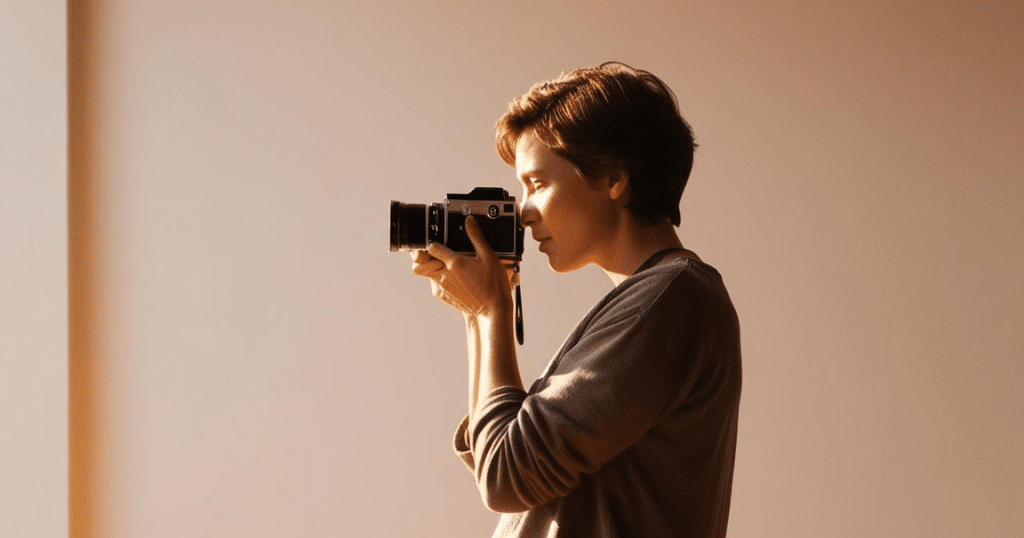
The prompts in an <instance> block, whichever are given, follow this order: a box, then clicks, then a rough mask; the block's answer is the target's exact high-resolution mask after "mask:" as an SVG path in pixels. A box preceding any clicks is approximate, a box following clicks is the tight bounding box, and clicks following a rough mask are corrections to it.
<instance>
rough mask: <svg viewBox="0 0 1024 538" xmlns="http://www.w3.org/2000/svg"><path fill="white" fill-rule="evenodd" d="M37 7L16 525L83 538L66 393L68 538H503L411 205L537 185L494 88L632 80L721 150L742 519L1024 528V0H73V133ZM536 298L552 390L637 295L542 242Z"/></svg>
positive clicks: (7, 167)
mask: <svg viewBox="0 0 1024 538" xmlns="http://www.w3.org/2000/svg"><path fill="white" fill-rule="evenodd" d="M12 5H14V6H18V7H19V8H20V9H22V11H24V12H25V13H26V14H29V15H31V16H38V17H39V18H38V19H33V20H39V21H42V22H40V23H39V25H40V26H41V27H42V30H43V31H44V32H43V33H42V34H40V33H35V32H32V31H30V30H27V31H26V32H28V33H25V34H23V35H22V34H11V33H8V29H11V28H21V26H20V25H21V24H22V23H21V21H22V20H28V18H29V15H24V16H22V17H21V18H20V19H18V18H14V19H4V22H3V23H2V24H3V26H2V29H3V32H0V35H3V39H4V40H5V41H3V43H6V42H7V41H6V40H9V39H14V40H18V39H20V40H21V41H16V43H17V44H19V45H20V46H21V48H15V49H13V50H12V49H11V48H9V47H7V46H5V47H0V50H2V54H3V56H0V58H3V59H4V62H5V63H4V65H5V66H6V65H8V62H10V63H11V64H12V65H16V66H19V67H22V71H14V72H16V73H28V74H33V73H35V75H34V76H36V77H37V78H31V77H27V78H25V79H22V78H15V79H14V80H17V81H23V82H19V83H11V82H7V83H6V84H8V86H2V88H3V91H4V98H3V101H4V103H3V105H2V106H3V108H0V110H2V111H3V112H4V114H5V115H4V116H3V117H4V123H3V138H2V140H3V142H4V146H3V154H2V155H3V161H2V165H3V168H2V170H3V177H2V181H3V186H2V189H0V196H2V199H0V210H2V212H3V215H2V218H3V227H2V229H0V241H2V243H0V245H2V247H3V260H4V263H3V264H2V265H0V282H2V286H3V288H0V289H2V293H3V297H2V298H0V300H2V301H3V305H2V306H0V314H2V316H3V317H2V318H0V319H2V321H3V324H4V329H5V331H4V341H3V344H2V346H3V347H0V352H2V353H3V357H2V361H3V362H2V365H3V368H4V369H3V372H2V374H0V383H2V386H0V389H2V391H3V392H2V394H0V402H2V406H0V407H2V410H0V419H2V425H3V427H4V432H3V436H4V437H3V439H2V442H0V458H2V461H3V474H2V478H3V486H2V489H0V506H3V507H4V510H0V534H3V535H4V536H8V535H10V536H53V535H55V534H54V533H52V532H50V531H49V529H53V528H58V529H61V530H62V529H63V526H64V524H65V520H63V519H61V517H62V514H63V509H64V507H65V506H66V501H65V499H66V497H65V493H66V491H65V490H63V489H61V487H60V485H61V484H62V479H63V476H64V475H65V471H66V468H65V467H64V465H65V460H64V459H63V457H58V455H60V456H62V455H63V450H64V449H65V448H66V446H67V445H66V444H65V443H64V437H63V435H61V436H56V435H54V432H60V433H62V432H63V427H64V425H65V423H66V422H65V421H66V420H67V419H68V413H65V412H64V404H65V402H66V401H67V399H66V398H70V404H71V405H70V408H69V409H70V411H69V414H70V419H71V431H70V433H71V436H70V444H71V447H70V448H71V454H72V457H71V467H70V472H69V474H70V477H69V478H70V493H71V495H70V508H71V518H70V520H71V527H72V530H73V535H74V536H76V537H83V538H93V537H104V538H106V537H111V538H135V537H146V538H164V537H167V538H172V537H173V538H179V537H183V536H188V537H224V536H237V537H243V536H244V537H278V536H302V537H321V536H322V537H328V536H331V537H335V536H351V537H360V538H361V537H388V538H390V537H412V536H446V537H448V536H450V537H459V538H462V537H466V538H471V537H482V536H488V535H489V533H490V532H491V530H492V529H493V527H494V522H495V520H496V516H495V515H494V514H491V513H489V512H487V511H486V510H485V509H484V508H483V507H482V504H481V503H480V501H479V498H478V496H477V493H476V491H475V488H474V486H473V483H472V481H471V479H470V476H469V474H468V473H467V472H466V471H465V469H464V468H463V467H462V464H461V463H460V462H459V461H458V460H457V459H456V458H455V457H454V456H453V455H452V454H451V448H450V438H451V433H452V430H453V428H454V427H455V425H456V423H457V421H458V420H459V418H460V417H461V416H462V414H463V413H464V405H465V364H464V362H465V360H464V357H463V355H464V347H465V344H464V341H463V334H462V322H461V318H460V317H459V316H458V315H457V314H455V313H454V312H451V311H448V310H446V309H445V308H444V307H442V306H441V305H440V304H438V303H437V302H436V301H435V300H434V299H433V298H432V297H431V296H430V293H429V286H428V285H427V283H426V282H425V281H423V280H422V279H419V278H416V277H414V276H412V275H411V274H410V273H409V261H408V257H407V256H405V255H404V254H391V253H388V252H387V248H386V247H387V244H386V241H387V240H386V229H385V228H386V227H387V205H388V202H389V201H390V200H391V199H398V200H402V201H408V202H429V201H437V200H440V199H441V198H443V196H444V194H445V193H446V192H458V191H466V190H468V189H470V188H471V187H473V186H476V185H501V186H506V187H508V188H510V189H512V188H515V181H514V177H513V174H512V171H511V169H509V168H507V167H506V166H505V165H504V164H502V163H501V162H500V160H499V159H498V158H497V157H496V156H495V155H494V151H493V147H492V125H493V122H494V120H495V119H496V118H497V117H498V116H499V115H500V114H501V113H502V111H503V110H504V109H505V106H506V104H507V102H508V100H509V99H510V98H511V97H513V96H515V95H518V94H520V93H523V92H525V91H526V90H527V89H528V88H529V86H530V85H531V84H532V83H533V82H535V81H537V80H540V79H545V78H551V77H553V76H556V75H558V74H559V73H560V72H561V71H564V70H570V69H572V68H575V67H578V66H581V65H593V64H597V63H600V62H601V61H604V60H608V59H617V60H621V61H625V62H628V63H631V64H633V65H635V66H638V67H642V68H646V69H650V70H652V71H653V72H655V73H657V74H659V75H660V76H661V77H662V78H663V79H664V80H665V81H666V82H667V83H668V84H669V85H670V86H671V87H672V88H674V89H675V91H676V93H677V96H678V98H679V102H680V104H681V107H682V109H683V111H684V115H685V116H686V117H687V119H688V120H689V121H690V122H691V124H692V125H693V127H694V129H695V131H696V133H697V137H698V142H699V143H700V144H701V147H700V151H699V154H698V157H697V161H696V166H695V170H694V175H693V177H692V180H691V183H690V186H689V187H688V190H687V193H686V195H685V196H684V201H683V225H682V227H681V228H680V235H681V236H682V238H683V241H684V243H685V244H686V245H687V246H688V247H690V248H692V249H694V250H696V251H697V252H698V253H700V255H701V256H702V257H703V258H704V259H705V260H707V261H709V262H710V263H712V264H713V265H715V266H716V267H718V268H719V269H720V270H721V272H722V273H723V275H724V277H725V279H726V283H727V285H728V286H729V288H730V290H731V292H732V295H733V299H734V302H735V304H736V306H737V308H738V310H739V313H740V319H741V323H742V327H743V345H744V360H745V364H744V366H745V379H744V395H743V403H742V410H741V426H740V427H741V431H740V440H739V441H740V442H739V449H738V457H737V469H736V480H735V491H734V498H733V512H732V518H731V522H730V536H732V537H751V538H753V537H759V538H760V537H778V538H803V537H807V538H810V537H814V538H818V537H822V536H828V537H840V538H846V537H849V538H861V537H864V536H894V537H895V536H899V537H903V536H920V537H929V538H931V537H949V538H954V537H956V538H959V537H962V536H986V537H999V538H1009V537H1011V536H1016V535H1017V533H1018V532H1019V530H1020V528H1021V527H1022V523H1024V522H1022V518H1021V515H1020V514H1021V513H1022V504H1024V501H1022V499H1024V486H1022V484H1024V455H1022V453H1021V449H1020V446H1021V444H1022V442H1024V426H1022V424H1021V418H1020V417H1021V413H1022V412H1024V396H1022V394H1021V387H1022V386H1024V364H1022V361H1021V359H1022V357H1024V336H1022V330H1021V329H1022V327H1021V325H1022V320H1024V279H1022V277H1021V269H1020V267H1021V266H1022V265H1024V248H1022V246H1024V245H1022V244H1021V243H1022V242H1021V229H1022V198H1024V186H1022V173H1021V170H1022V164H1024V163H1022V151H1021V149H1022V148H1021V140H1022V139H1024V107H1022V104H1021V97H1020V96H1021V95H1022V93H1024V83H1022V68H1024V43H1022V37H1021V36H1022V35H1024V6H1022V3H1021V2H960V3H935V2H925V1H909V0H901V1H887V2H883V1H869V2H857V3H856V4H851V5H844V6H839V5H834V4H833V3H824V2H810V1H804V2H793V1H788V2H772V3H770V4H768V3H762V2H742V3H740V2H714V3H711V2H696V1H692V2H691V1H678V2H668V1H661V2H633V3H627V2H619V1H614V0H612V1H604V2H584V1H575V2H571V1H570V2H551V1H547V2H541V1H532V0H526V1H520V2H516V3H503V4H497V3H486V2H479V1H447V2H422V1H420V0H382V1H378V2H344V1H342V2H338V1H328V0H322V1H314V0H298V1H297V0H290V1H284V0H280V1H263V2H242V1H221V2H206V1H198V0H192V1H177V2H166V1H155V0H154V1H143V0H109V1H101V0H93V1H80V2H74V1H73V2H71V4H70V9H69V15H70V16H69V18H68V20H67V28H68V30H69V32H68V34H67V35H68V38H69V39H68V44H69V50H70V53H69V55H68V58H67V61H68V65H69V66H70V70H69V72H68V76H69V80H70V86H69V88H70V94H69V96H68V100H69V103H70V108H69V109H68V111H69V118H70V138H69V139H68V141H69V145H66V144H65V139H64V138H63V133H64V131H63V130H62V125H63V123H62V122H63V119H64V116H62V115H63V114H64V108H62V107H60V106H56V105H55V102H56V101H59V100H61V99H63V96H64V93H62V92H63V91H64V89H65V86H64V79H63V78H62V77H61V75H62V71H61V70H60V69H57V70H51V71H45V70H44V71H40V72H37V70H39V69H43V68H42V67H37V66H50V68H52V67H53V66H55V65H56V66H61V65H62V64H61V61H63V58H62V57H60V54H59V53H60V52H61V51H59V50H56V51H55V50H51V49H49V48H46V47H40V46H36V45H37V44H38V43H60V44H61V46H63V44H64V43H63V41H62V38H63V36H64V30H65V28H66V27H65V26H64V24H65V20H64V18H63V17H62V16H60V15H62V14H61V13H60V10H62V9H63V4H59V3H53V2H51V3H49V4H48V3H46V2H29V1H28V0H17V1H14V2H13V3H12ZM45 5H49V6H51V8H50V11H49V12H47V13H43V11H45V9H44V8H41V7H35V6H45ZM53 6H56V7H57V9H54V8H53ZM14 21H18V22H14ZM46 32H48V33H49V34H53V35H52V36H51V37H52V41H51V40H49V39H50V38H47V37H44V36H46V35H48V34H47V33H46ZM13 35H18V36H20V37H12V36H13ZM19 62H20V63H19ZM6 70H7V69H6V68H5V71H6ZM8 88H11V91H12V95H13V96H14V97H15V98H16V99H20V100H21V101H17V104H15V101H16V99H15V100H12V99H10V98H8V94H7V92H8ZM26 107H27V108H26ZM8 117H11V118H13V121H11V122H9V121H8V119H7V118H8ZM47 118H48V119H47ZM43 121H48V122H49V123H47V124H46V126H45V128H42V130H39V129H36V130H33V129H34V128H33V126H34V125H37V124H36V123H35V122H43ZM26 148H42V149H32V151H36V153H29V149H26ZM65 151H67V153H65ZM65 155H70V160H67V164H68V168H69V169H70V181H69V182H68V185H67V186H68V188H67V190H66V191H65V190H64V189H63V186H64V181H65V176H64V170H65V168H64V164H65V159H64V157H65ZM15 157H17V158H15ZM19 159H20V160H19ZM517 194H518V192H517ZM68 197H69V198H70V200H68ZM32 204H35V205H34V206H33V205H32ZM65 207H68V208H69V213H68V221H67V222H69V223H70V228H67V232H69V233H68V234H65V228H64V226H65V224H66V222H65V221H64V220H63V210H64V208H65ZM30 238H31V239H30ZM54 245H56V246H54ZM65 252H67V253H69V254H70V255H69V256H65ZM68 258H69V260H68ZM68 267H70V280H68V282H69V283H70V298H71V300H70V303H68V304H69V306H70V321H69V322H67V323H65V320H66V319H67V318H66V317H65V314H66V313H67V312H68V309H67V307H66V306H65V304H64V303H63V302H62V301H60V300H59V299H60V298H61V297H63V296H64V294H65V292H66V291H67V290H68V287H67V286H66V284H65V280H64V279H63V275H64V274H65V273H64V272H65V271H66V270H67V268H68ZM57 277H59V278H57ZM523 285H524V296H525V297H524V299H525V308H526V323H527V344H526V346H524V347H523V348H521V353H520V356H521V366H522V370H523V374H524V377H525V378H528V379H532V378H533V377H535V376H536V375H537V374H539V373H540V371H541V369H542V368H543V366H544V364H545V363H546V361H547V359H548V358H549V357H550V356H551V355H552V354H553V353H554V351H555V350H556V348H557V347H558V346H559V344H560V343H561V341H562V339H563V338H564V336H565V335H566V334H568V332H569V331H570V330H571V328H572V326H573V325H574V324H575V322H576V321H577V320H578V319H579V318H580V317H581V316H582V315H583V314H584V313H585V312H586V311H587V310H588V309H589V308H590V306H591V305H592V304H593V303H594V302H596V301H597V300H598V299H599V298H600V297H601V296H602V295H603V294H604V293H606V292H607V291H608V290H609V289H610V285H611V284H610V282H609V281H608V280H607V279H606V278H605V277H604V276H603V275H602V274H601V273H600V272H599V271H597V270H584V271H582V272H580V273H577V274H572V275H554V274H552V273H550V272H549V271H548V269H547V268H546V264H545V260H544V259H543V257H542V256H541V255H539V254H538V253H537V251H536V248H535V246H534V245H532V244H531V245H528V249H527V259H526V261H525V264H524V275H523ZM9 297H13V301H9V300H8V299H7V298H9ZM55 298H56V299H57V300H55ZM33 316H36V317H33ZM69 329H70V335H71V338H70V350H71V353H70V362H69V363H68V362H66V361H65V359H66V354H65V353H64V351H63V350H64V349H65V345H66V344H67V343H68V336H67V335H68V334H69V333H68V330H69ZM25 335H27V336H25ZM68 372H69V373H68ZM65 376H67V377H65ZM66 379H70V383H69V387H70V389H69V392H67V393H65V392H64V390H63V388H64V383H65V381H66ZM8 425H10V426H11V430H8ZM9 431H13V433H9ZM8 507H14V509H13V510H12V511H7V510H6V509H7V508H8ZM54 514H58V515H57V516H56V518H55V517H53V515H54ZM8 530H11V532H7V531H8Z"/></svg>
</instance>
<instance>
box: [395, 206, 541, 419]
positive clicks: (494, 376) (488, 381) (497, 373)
mask: <svg viewBox="0 0 1024 538" xmlns="http://www.w3.org/2000/svg"><path fill="white" fill-rule="evenodd" d="M466 232H467V234H468V235H469V238H470V240H471V241H472V242H473V246H474V248H475V249H476V252H477V254H476V256H473V257H470V256H461V255H458V254H456V253H454V252H452V251H451V250H449V249H448V248H446V247H445V246H444V245H441V244H439V243H432V244H431V245H430V246H429V247H428V249H427V252H423V251H419V252H414V253H413V254H412V256H413V262H414V263H413V272H414V273H416V274H418V275H422V276H425V277H427V278H429V279H430V281H431V288H432V290H433V293H434V296H435V297H437V298H438V299H439V300H441V301H442V302H444V303H445V304H447V305H448V306H451V307H452V308H455V309H456V310H458V311H460V312H462V314H463V316H464V318H465V322H466V343H467V348H468V359H469V379H468V386H469V390H468V392H469V398H468V404H469V415H470V416H471V417H472V416H474V413H475V409H476V405H477V400H478V397H479V395H480V394H483V395H486V394H489V393H490V392H491V391H492V390H494V389H495V388H497V387H503V386H509V387H516V388H519V389H522V388H523V382H522V380H521V378H520V376H519V365H518V361H517V359H516V349H515V343H514V340H513V338H514V336H513V331H514V327H513V319H514V306H513V302H512V291H511V290H512V282H510V281H511V280H512V279H513V277H514V276H515V275H513V274H512V273H511V272H510V271H509V269H508V268H506V267H505V266H504V265H502V263H501V260H499V259H498V257H497V256H495V254H494V252H493V251H492V250H491V248H490V246H489V245H488V244H487V241H486V240H485V239H484V238H483V234H482V232H481V231H480V228H479V226H478V225H477V223H476V221H475V220H474V219H473V218H469V219H466Z"/></svg>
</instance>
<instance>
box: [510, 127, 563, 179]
mask: <svg viewBox="0 0 1024 538" xmlns="http://www.w3.org/2000/svg"><path fill="white" fill-rule="evenodd" d="M575 170H576V167H575V166H573V164H572V163H570V162H569V161H568V160H566V159H564V158H563V157H562V156H561V155H558V154H557V153H555V152H554V151H553V150H552V149H551V148H549V147H548V146H547V144H545V143H544V142H542V141H541V140H540V138H539V137H538V136H537V134H536V133H535V132H534V130H532V129H531V130H528V131H526V132H524V133H523V134H522V135H520V136H519V140H517V141H516V174H517V175H518V177H519V179H520V180H522V179H525V178H527V177H529V176H532V175H537V174H547V175H553V174H561V173H571V172H573V171H575Z"/></svg>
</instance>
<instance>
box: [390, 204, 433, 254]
mask: <svg viewBox="0 0 1024 538" xmlns="http://www.w3.org/2000/svg"><path fill="white" fill-rule="evenodd" d="M390 240H391V244H390V249H389V250H392V251H395V250H410V249H421V248H427V206H426V205H424V204H403V203H402V202H396V201H394V200H392V201H391V237H390Z"/></svg>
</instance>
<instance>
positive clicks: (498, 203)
mask: <svg viewBox="0 0 1024 538" xmlns="http://www.w3.org/2000/svg"><path fill="white" fill-rule="evenodd" d="M470 215H473V217H474V218H475V219H476V222H477V224H479V225H480V230H481V231H482V232H483V236H484V239H486V240H487V244H488V245H490V246H491V249H493V250H494V253H495V254H497V255H498V257H499V258H501V259H502V260H508V261H512V262H516V263H518V262H519V261H521V260H522V259H523V234H524V230H523V227H522V225H521V224H520V222H519V209H518V206H517V205H516V199H515V197H514V196H509V194H508V191H507V190H505V189H503V188H501V187H476V188H475V189H473V190H472V191H470V192H469V193H468V194H458V193H448V196H447V197H446V198H445V199H444V201H443V202H440V203H433V204H430V205H429V206H428V205H426V204H407V203H402V202H398V201H395V200H392V201H391V234H390V236H391V237H390V240H391V242H390V249H389V250H391V251H392V252H394V251H396V250H415V249H423V248H427V245H428V244H430V243H431V242H434V241H436V242H438V243H441V244H442V245H444V246H446V247H448V248H449V249H451V250H453V251H455V252H457V253H459V254H468V255H472V254H473V253H474V252H475V249H474V248H473V243H472V241H470V239H469V235H468V234H466V229H465V224H466V217H468V216H470Z"/></svg>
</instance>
